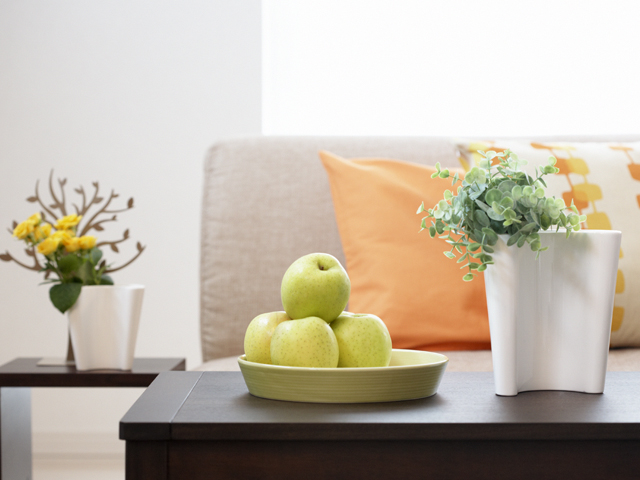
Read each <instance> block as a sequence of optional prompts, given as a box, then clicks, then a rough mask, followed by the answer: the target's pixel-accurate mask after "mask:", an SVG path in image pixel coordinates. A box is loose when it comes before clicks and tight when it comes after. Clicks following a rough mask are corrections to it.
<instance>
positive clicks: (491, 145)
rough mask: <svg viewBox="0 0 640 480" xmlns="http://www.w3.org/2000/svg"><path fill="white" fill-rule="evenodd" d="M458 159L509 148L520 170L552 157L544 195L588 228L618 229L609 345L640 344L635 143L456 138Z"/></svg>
mask: <svg viewBox="0 0 640 480" xmlns="http://www.w3.org/2000/svg"><path fill="white" fill-rule="evenodd" d="M456 147H457V149H458V152H459V158H460V162H461V163H462V164H463V165H464V166H467V167H470V166H472V165H474V164H475V163H476V161H477V160H478V159H479V157H480V156H479V154H478V153H477V150H483V151H487V150H494V151H503V150H504V149H506V148H509V149H510V150H511V151H513V152H515V153H516V154H517V155H518V156H519V157H520V158H523V159H525V160H527V161H528V162H529V163H528V165H526V166H525V167H524V169H525V170H526V171H527V172H528V173H529V174H530V175H534V174H535V173H534V168H535V167H540V166H544V165H547V161H548V158H549V156H550V155H553V156H555V157H556V158H557V160H558V161H557V164H556V167H558V168H559V169H560V172H559V173H558V174H557V175H550V176H546V177H544V178H545V181H546V183H547V185H548V193H549V194H550V195H554V196H555V197H557V198H563V199H564V200H565V203H566V204H567V205H570V204H571V202H572V201H573V202H574V203H575V205H576V206H577V207H578V210H579V211H580V213H581V214H584V215H586V216H587V221H586V224H585V225H583V226H584V227H586V228H590V229H605V230H609V229H615V230H620V231H622V249H621V250H622V251H621V253H620V259H619V264H618V281H617V286H616V295H615V304H614V309H613V321H612V328H611V330H612V331H611V345H612V346H614V347H624V346H640V222H639V221H638V220H636V219H640V142H630V143H595V142H538V141H527V140H519V141H518V140H495V141H459V142H457V143H456Z"/></svg>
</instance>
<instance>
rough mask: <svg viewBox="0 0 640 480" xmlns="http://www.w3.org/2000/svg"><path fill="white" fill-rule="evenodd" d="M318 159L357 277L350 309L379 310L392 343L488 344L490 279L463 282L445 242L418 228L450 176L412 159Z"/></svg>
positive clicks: (435, 347) (417, 345) (426, 346)
mask: <svg viewBox="0 0 640 480" xmlns="http://www.w3.org/2000/svg"><path fill="white" fill-rule="evenodd" d="M320 158H321V160H322V163H323V164H324V167H325V169H326V171H327V174H328V176H329V182H330V184H331V194H332V197H333V204H334V208H335V213H336V220H337V222H338V229H339V232H340V238H341V240H342V246H343V249H344V253H345V257H346V261H347V265H346V268H347V271H348V273H349V277H350V279H351V297H350V300H349V310H350V311H352V312H356V313H373V314H374V315H377V316H379V317H380V318H381V319H382V320H383V321H384V322H385V324H386V325H387V327H388V328H389V333H390V334H391V339H392V341H393V347H394V348H411V349H423V350H462V349H488V348H490V337H489V321H488V316H487V303H486V297H485V290H484V278H483V277H482V275H479V276H478V277H476V279H475V280H473V281H472V282H464V281H463V280H462V276H463V275H464V273H466V272H464V271H463V270H460V269H459V265H457V264H456V263H455V261H453V260H450V259H448V258H447V257H445V256H444V254H443V252H444V251H445V250H448V248H447V247H448V245H447V244H446V243H445V242H444V240H440V239H431V238H429V234H428V232H427V231H424V232H421V233H420V232H419V230H420V222H421V220H422V216H423V214H421V215H416V211H417V209H418V207H419V206H420V203H421V202H423V201H424V204H425V207H432V206H434V205H435V204H436V203H437V202H438V201H439V200H441V199H442V198H443V197H442V195H443V192H444V191H445V190H446V189H447V188H449V189H450V188H451V181H450V180H442V179H439V178H438V179H432V178H431V174H432V173H433V172H434V171H435V169H434V168H433V167H425V166H422V165H418V164H414V163H409V162H402V161H397V160H386V159H354V160H345V159H343V158H340V157H338V156H336V155H333V154H331V153H328V152H320ZM460 173H461V174H462V172H460Z"/></svg>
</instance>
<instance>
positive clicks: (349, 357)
mask: <svg viewBox="0 0 640 480" xmlns="http://www.w3.org/2000/svg"><path fill="white" fill-rule="evenodd" d="M330 326H331V329H332V330H333V333H334V334H335V335H336V340H337V341H338V350H339V359H338V367H342V368H357V367H386V366H388V365H389V362H390V361H391V351H392V348H391V336H390V335H389V330H388V329H387V326H386V325H385V324H384V322H383V321H382V320H381V319H380V318H379V317H377V316H376V315H372V314H369V313H351V312H342V314H341V315H340V316H338V318H336V319H335V320H334V321H333V322H331V324H330Z"/></svg>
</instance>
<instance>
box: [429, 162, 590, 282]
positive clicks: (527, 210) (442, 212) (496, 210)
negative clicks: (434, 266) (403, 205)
mask: <svg viewBox="0 0 640 480" xmlns="http://www.w3.org/2000/svg"><path fill="white" fill-rule="evenodd" d="M478 153H480V155H482V157H483V158H482V160H481V161H480V162H478V165H477V166H475V167H473V168H472V169H471V170H470V171H469V172H467V174H466V175H465V177H464V179H463V180H461V179H460V178H459V176H458V174H457V173H456V174H454V175H451V173H450V172H449V170H447V169H445V170H443V169H441V166H440V164H439V163H438V164H436V172H434V173H433V174H432V175H431V176H432V178H436V177H439V178H451V179H452V183H451V185H452V186H455V185H456V184H457V183H460V185H458V187H457V191H456V193H455V194H454V193H453V192H452V191H451V190H445V192H444V197H443V199H442V200H440V201H439V202H438V203H437V204H436V205H435V206H434V207H433V208H429V209H426V208H425V207H424V203H423V204H422V205H420V208H419V209H418V212H417V213H422V212H426V213H427V215H426V216H425V217H424V218H423V219H422V224H421V231H422V230H428V231H429V235H430V236H431V237H432V238H434V237H436V236H438V237H439V238H441V239H444V240H445V241H446V242H447V243H448V244H449V245H450V247H451V248H450V250H448V251H445V252H444V254H445V255H446V256H447V257H448V258H451V259H456V258H457V262H458V263H462V264H463V265H462V266H461V269H463V268H466V269H467V273H465V275H464V276H463V277H462V278H463V280H465V281H470V280H473V278H474V276H475V275H476V274H477V273H478V272H483V271H484V270H486V269H487V266H488V265H491V264H492V263H493V257H492V256H491V254H492V253H494V248H493V247H494V246H495V244H496V243H497V242H498V235H508V237H509V238H508V241H507V245H509V246H511V245H517V246H518V247H522V246H524V245H525V244H528V245H529V246H530V248H531V250H533V251H534V252H537V255H539V254H540V252H542V251H544V250H546V247H542V245H541V243H540V235H539V234H538V232H539V231H541V230H543V231H544V230H549V229H551V228H555V229H556V231H559V230H560V228H563V229H565V230H566V235H567V237H568V236H569V235H570V234H571V232H572V231H578V230H580V223H581V222H584V221H586V216H584V215H580V214H579V212H578V209H577V208H576V207H575V205H573V202H572V203H571V205H570V206H569V207H567V206H566V205H565V202H564V200H563V199H561V198H555V197H547V196H546V192H545V188H546V187H547V184H546V183H545V181H544V178H543V177H544V176H546V175H553V174H556V173H558V171H559V170H558V168H557V167H556V166H555V165H556V158H555V157H553V156H551V157H549V160H548V164H547V165H545V166H544V167H542V168H537V167H536V168H535V177H531V176H530V175H528V174H527V173H526V172H524V171H523V170H521V168H522V167H523V166H525V165H526V164H527V161H526V160H524V159H521V158H519V157H518V156H517V155H516V154H515V153H513V152H511V151H510V150H505V151H504V152H501V153H496V152H494V151H488V152H486V153H485V152H483V151H478ZM427 221H430V224H429V225H427Z"/></svg>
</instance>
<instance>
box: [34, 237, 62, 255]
mask: <svg viewBox="0 0 640 480" xmlns="http://www.w3.org/2000/svg"><path fill="white" fill-rule="evenodd" d="M58 245H60V240H58V239H57V238H54V237H53V236H51V237H49V238H45V239H44V240H43V241H42V242H40V243H39V244H38V252H40V253H41V254H43V255H51V254H52V253H53V252H55V251H56V250H57V249H58Z"/></svg>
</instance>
